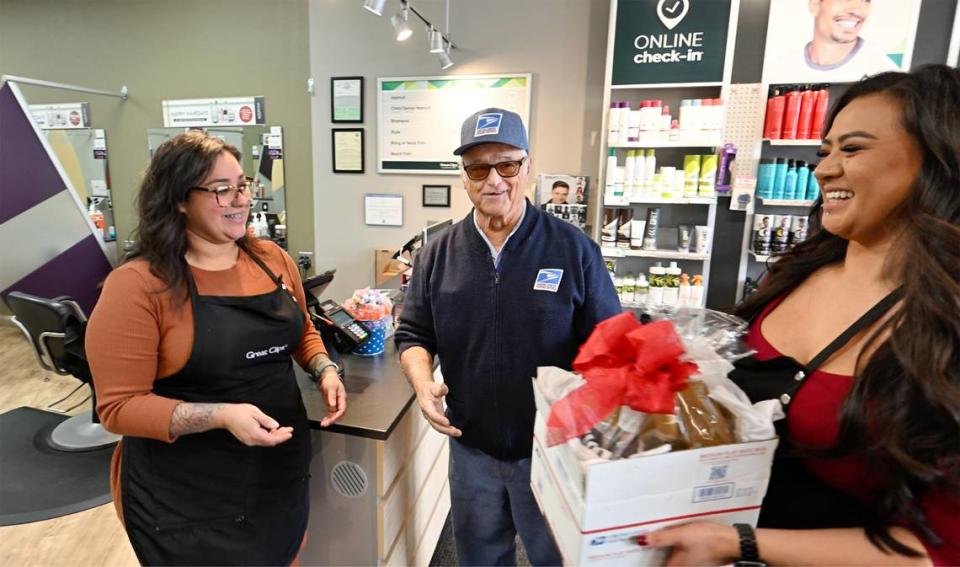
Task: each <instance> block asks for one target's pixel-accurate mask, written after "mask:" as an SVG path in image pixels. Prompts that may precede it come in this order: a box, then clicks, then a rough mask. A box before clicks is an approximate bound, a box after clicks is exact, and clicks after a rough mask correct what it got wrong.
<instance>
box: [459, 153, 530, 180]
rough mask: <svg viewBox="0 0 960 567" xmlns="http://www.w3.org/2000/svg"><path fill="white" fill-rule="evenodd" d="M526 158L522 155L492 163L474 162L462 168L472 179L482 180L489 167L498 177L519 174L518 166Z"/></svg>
mask: <svg viewBox="0 0 960 567" xmlns="http://www.w3.org/2000/svg"><path fill="white" fill-rule="evenodd" d="M526 160H527V158H526V156H524V157H522V158H520V159H519V160H516V161H501V162H500V163H494V164H489V163H474V164H470V165H465V166H463V170H464V171H465V172H467V177H468V178H470V179H471V180H473V181H483V180H484V179H486V178H487V176H488V175H490V170H491V169H496V170H497V175H499V176H500V177H516V176H517V175H520V166H521V165H523V162H524V161H526Z"/></svg>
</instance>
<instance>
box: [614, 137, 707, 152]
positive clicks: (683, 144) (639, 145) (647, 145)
mask: <svg viewBox="0 0 960 567" xmlns="http://www.w3.org/2000/svg"><path fill="white" fill-rule="evenodd" d="M722 145H723V138H711V139H709V140H707V139H698V140H679V141H676V142H655V141H652V142H628V143H626V144H615V145H612V146H609V147H611V148H624V149H630V150H633V149H657V148H715V147H717V146H722Z"/></svg>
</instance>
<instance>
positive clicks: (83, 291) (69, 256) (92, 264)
mask: <svg viewBox="0 0 960 567" xmlns="http://www.w3.org/2000/svg"><path fill="white" fill-rule="evenodd" d="M112 269H113V268H112V267H111V266H110V262H109V261H107V257H106V256H104V254H103V250H102V249H101V248H100V244H99V243H98V242H97V237H96V236H94V235H92V234H91V235H90V236H88V237H87V238H84V239H83V240H81V241H80V242H78V243H77V244H75V245H73V246H71V247H70V248H69V249H67V250H66V251H64V252H63V253H62V254H60V255H59V256H57V257H56V258H53V259H52V260H50V261H49V262H47V263H46V264H44V265H43V266H41V267H40V268H38V269H36V270H34V271H33V272H31V273H29V274H27V275H26V276H25V277H24V278H22V279H21V280H20V281H18V282H16V283H15V284H13V285H12V286H10V287H9V288H7V289H5V290H3V291H2V292H0V296H3V297H4V298H6V296H7V294H8V293H10V292H11V291H21V292H23V293H29V294H32V295H38V296H40V297H45V298H54V297H56V296H58V295H69V296H71V297H73V298H74V299H75V300H77V303H79V304H80V307H82V308H83V312H84V313H86V314H87V316H89V315H90V313H91V312H92V311H93V306H94V305H96V303H97V299H99V298H100V287H101V285H102V283H103V280H105V279H106V278H107V274H109V273H110V270H112Z"/></svg>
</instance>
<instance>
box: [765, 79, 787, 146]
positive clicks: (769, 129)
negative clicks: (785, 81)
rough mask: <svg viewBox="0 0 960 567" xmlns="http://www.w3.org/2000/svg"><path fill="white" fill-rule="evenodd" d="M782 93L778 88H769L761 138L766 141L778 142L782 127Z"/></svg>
mask: <svg viewBox="0 0 960 567" xmlns="http://www.w3.org/2000/svg"><path fill="white" fill-rule="evenodd" d="M782 93H783V91H782V90H781V89H780V88H779V87H771V88H770V96H769V98H767V118H766V122H765V124H764V127H763V137H764V138H767V139H768V140H779V139H780V134H781V132H782V125H783V107H784V97H783V94H782Z"/></svg>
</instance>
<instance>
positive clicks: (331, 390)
mask: <svg viewBox="0 0 960 567" xmlns="http://www.w3.org/2000/svg"><path fill="white" fill-rule="evenodd" d="M317 389H319V390H320V392H321V393H322V394H323V401H324V402H326V404H327V416H326V417H324V418H323V419H321V420H320V427H327V426H328V425H330V424H331V423H333V422H334V421H337V420H338V419H339V418H340V416H342V415H343V412H345V411H347V391H346V389H345V388H344V387H343V382H341V381H340V376H338V375H337V370H336V368H333V367H328V368H326V369H324V371H323V374H321V375H320V379H319V380H317Z"/></svg>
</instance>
